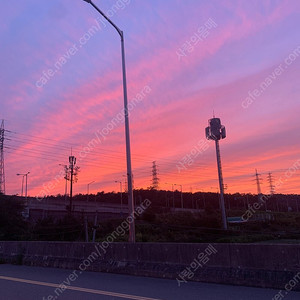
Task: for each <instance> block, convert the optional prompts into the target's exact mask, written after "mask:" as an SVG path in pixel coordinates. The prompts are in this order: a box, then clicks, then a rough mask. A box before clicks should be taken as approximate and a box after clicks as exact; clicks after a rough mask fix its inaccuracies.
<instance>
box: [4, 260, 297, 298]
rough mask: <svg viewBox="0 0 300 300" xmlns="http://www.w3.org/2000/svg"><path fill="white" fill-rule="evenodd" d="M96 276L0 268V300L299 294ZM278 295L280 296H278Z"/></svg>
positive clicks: (61, 271) (114, 276)
mask: <svg viewBox="0 0 300 300" xmlns="http://www.w3.org/2000/svg"><path fill="white" fill-rule="evenodd" d="M279 292H280V291H279V290H273V289H261V288H250V287H242V286H231V285H220V284H207V283H197V282H187V283H183V284H181V286H180V287H179V286H178V283H177V281H176V280H168V279H157V278H147V277H135V276H125V275H115V274H107V273H96V272H81V273H80V271H74V270H64V269H54V268H40V267H27V266H13V265H6V264H3V265H0V299H1V300H2V299H3V300H36V299H39V300H43V299H44V300H56V299H59V300H77V299H78V300H79V299H80V300H81V299H87V300H95V299H98V300H99V299H101V300H112V299H115V300H124V299H135V300H179V299H180V300H189V299H191V300H194V299H195V300H199V299H203V300H210V299H211V300H219V299H220V300H221V299H222V300H225V299H229V300H244V299H245V300H248V299H251V300H252V299H269V300H272V299H276V300H282V299H284V300H293V299H295V300H296V299H297V300H299V299H300V293H299V292H293V291H291V292H288V293H286V291H282V292H281V295H282V296H283V297H278V298H274V297H275V296H276V295H278V293H279ZM279 295H280V294H279Z"/></svg>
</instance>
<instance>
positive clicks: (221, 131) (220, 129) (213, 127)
mask: <svg viewBox="0 0 300 300" xmlns="http://www.w3.org/2000/svg"><path fill="white" fill-rule="evenodd" d="M208 125H209V126H208V127H206V129H205V134H206V138H207V139H208V140H214V141H215V143H216V154H217V164H218V174H219V185H220V205H221V212H222V223H223V229H225V230H227V218H226V211H225V202H224V184H223V175H222V166H221V154H220V146H219V140H220V139H224V138H225V137H226V131H225V126H223V125H221V120H220V119H219V118H215V117H213V118H212V119H210V120H208Z"/></svg>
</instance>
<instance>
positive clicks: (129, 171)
mask: <svg viewBox="0 0 300 300" xmlns="http://www.w3.org/2000/svg"><path fill="white" fill-rule="evenodd" d="M84 1H85V2H87V3H89V4H91V5H92V6H93V7H94V8H95V9H96V10H97V11H98V12H99V13H100V14H101V15H102V16H103V18H104V19H106V20H107V21H108V22H109V23H110V24H111V25H112V26H113V27H114V28H115V29H116V31H117V32H118V34H119V35H120V38H121V52H122V72H123V94H124V117H125V136H126V159H127V183H128V208H129V214H130V215H131V216H132V220H133V221H132V222H131V223H130V226H129V242H132V243H134V242H135V222H134V218H133V215H134V202H133V190H132V169H131V152H130V134H129V117H128V100H127V83H126V67H125V46H124V33H123V31H122V30H121V29H120V28H118V26H117V25H115V24H114V23H113V22H112V21H111V20H110V19H109V18H108V17H107V16H106V15H105V14H104V13H103V12H102V11H101V10H100V9H99V8H98V7H97V6H96V5H95V4H94V3H93V2H92V0H84Z"/></svg>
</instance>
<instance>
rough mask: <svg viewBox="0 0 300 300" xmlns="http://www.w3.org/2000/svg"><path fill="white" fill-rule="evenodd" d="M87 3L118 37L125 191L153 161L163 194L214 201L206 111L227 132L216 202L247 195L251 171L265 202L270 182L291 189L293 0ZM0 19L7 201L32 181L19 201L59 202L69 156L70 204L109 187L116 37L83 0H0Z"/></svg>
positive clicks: (113, 167)
mask: <svg viewBox="0 0 300 300" xmlns="http://www.w3.org/2000/svg"><path fill="white" fill-rule="evenodd" d="M94 2H95V3H96V4H97V5H98V6H99V7H101V9H103V11H104V12H106V13H107V14H108V15H109V16H110V17H111V19H112V20H113V21H114V22H115V23H116V24H117V25H118V26H119V27H120V28H121V29H122V30H123V31H124V34H125V49H126V67H127V81H128V96H129V102H131V106H130V108H131V109H130V130H131V150H132V167H133V176H134V186H135V188H147V187H149V186H150V185H151V168H152V162H153V161H156V163H157V166H158V172H159V178H160V188H161V189H171V184H178V185H183V191H186V192H188V191H191V189H192V190H193V191H200V190H202V191H211V192H215V191H217V189H218V177H217V168H216V153H215V146H214V142H213V141H207V140H206V139H205V127H206V126H208V119H210V118H212V116H213V113H214V114H215V116H216V117H219V118H220V119H221V121H222V124H223V125H225V127H226V131H227V137H226V139H224V140H222V141H221V142H220V147H221V155H222V167H223V176H224V183H225V184H226V185H227V192H230V193H234V192H242V193H244V192H252V193H256V186H255V181H254V179H255V177H254V173H255V169H257V170H258V172H259V173H260V174H261V178H262V191H263V193H268V192H269V190H270V189H269V183H268V179H267V175H268V172H272V176H273V178H274V184H275V183H277V187H276V192H278V193H298V194H299V193H300V117H299V113H300V82H299V80H300V79H299V78H300V31H299V28H300V1H298V0H253V1H247V0H240V1H238V0H236V1H234V0H185V1H183V0H163V1H162V0H151V1H150V0H148V1H146V0H130V1H129V0H127V1H126V0H118V1H117V0H105V1H100V0H94ZM0 11H1V12H0V17H1V21H0V66H1V72H0V88H1V91H0V101H1V109H0V119H4V120H5V129H6V130H8V131H9V132H6V138H7V139H6V140H5V173H6V193H7V194H16V193H19V194H20V193H21V178H20V177H17V176H16V173H26V172H29V171H30V174H29V176H28V189H29V194H30V195H31V196H36V195H42V194H43V193H45V190H47V192H46V194H58V193H61V194H63V193H64V181H63V180H60V181H57V180H55V177H56V176H57V175H58V174H60V172H61V170H62V167H61V166H59V164H67V163H68V156H69V155H70V153H71V148H72V153H73V155H75V156H76V157H77V164H78V166H79V167H80V169H81V171H80V173H79V177H78V182H77V183H76V184H75V186H74V193H75V194H76V193H80V192H81V193H86V190H87V184H88V183H89V182H91V181H95V183H93V184H91V185H90V192H93V193H96V192H97V191H102V190H104V191H112V190H114V191H118V190H119V186H118V184H117V183H115V181H123V182H124V180H125V177H124V176H123V175H125V174H126V160H125V135H124V122H123V119H121V118H120V115H121V113H122V109H123V90H122V73H121V71H122V69H121V53H120V38H119V36H118V34H117V32H116V31H115V30H114V29H113V28H112V27H111V26H110V25H109V24H108V23H107V22H105V21H104V20H103V19H102V18H101V17H100V15H99V14H98V13H97V12H96V10H94V9H93V7H92V6H91V5H89V4H88V3H86V2H84V1H82V0H76V1H75V0H64V1H62V0H49V1H38V0H23V1H19V0H11V1H2V3H1V10H0ZM189 44H190V45H189ZM112 120H114V121H112ZM116 120H117V121H116ZM95 141H97V142H95ZM197 149H198V150H197ZM188 155H190V159H191V160H188V161H187V160H186V159H187V157H188ZM180 163H182V164H184V166H185V168H184V169H180V168H179V166H180ZM279 181H280V183H278V182H279ZM177 188H178V189H179V187H177Z"/></svg>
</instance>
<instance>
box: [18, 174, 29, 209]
mask: <svg viewBox="0 0 300 300" xmlns="http://www.w3.org/2000/svg"><path fill="white" fill-rule="evenodd" d="M29 173H30V172H27V173H26V174H20V173H18V174H17V176H23V177H22V194H21V195H22V197H23V186H24V177H25V199H26V203H27V176H28V174H29Z"/></svg>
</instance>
